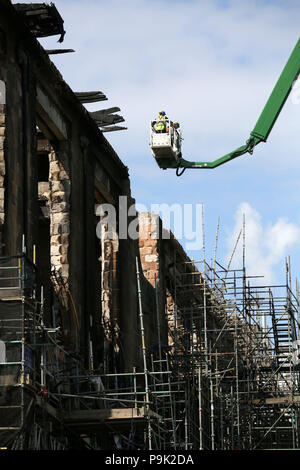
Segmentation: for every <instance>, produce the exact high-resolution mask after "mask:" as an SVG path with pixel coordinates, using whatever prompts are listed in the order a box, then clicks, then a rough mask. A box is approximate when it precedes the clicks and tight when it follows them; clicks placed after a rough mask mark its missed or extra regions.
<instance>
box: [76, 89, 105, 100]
mask: <svg viewBox="0 0 300 470" xmlns="http://www.w3.org/2000/svg"><path fill="white" fill-rule="evenodd" d="M75 95H76V96H77V98H78V99H79V101H80V102H81V103H96V102H97V101H106V100H107V97H106V96H105V95H104V93H102V91H82V92H81V91H80V92H79V91H78V92H75Z"/></svg>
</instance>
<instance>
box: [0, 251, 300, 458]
mask: <svg viewBox="0 0 300 470" xmlns="http://www.w3.org/2000/svg"><path fill="white" fill-rule="evenodd" d="M229 264H230V263H229ZM136 274H137V294H138V300H139V325H140V350H141V358H142V360H141V362H140V364H139V365H137V366H136V367H133V369H132V371H130V372H128V371H127V372H124V371H115V370H107V369H105V371H103V370H95V369H94V368H91V367H89V366H86V365H85V364H84V363H83V361H82V359H81V357H80V354H79V351H78V344H77V336H78V334H77V329H78V327H79V323H78V318H77V316H76V309H75V307H74V305H73V307H72V308H71V310H70V312H71V319H70V313H69V314H68V315H69V317H68V319H67V320H68V322H70V321H73V324H74V328H75V339H74V341H68V342H67V346H65V344H64V340H65V335H64V326H65V325H66V323H67V321H66V318H64V316H65V315H67V313H66V312H67V309H68V302H67V301H66V299H67V298H69V292H68V288H67V286H66V285H65V283H64V282H63V280H61V279H60V278H59V276H58V275H57V274H56V273H52V278H53V279H52V280H53V288H54V291H55V292H56V294H57V296H58V300H57V302H56V303H57V304H59V299H60V300H61V302H60V304H61V309H60V310H55V309H52V317H51V318H50V319H49V318H46V316H45V314H44V311H43V289H42V288H41V291H40V292H39V293H38V292H37V287H36V286H37V282H36V278H37V270H36V266H35V263H34V262H31V261H29V260H28V259H27V257H26V255H25V254H22V255H21V256H15V257H10V258H8V257H6V258H1V259H0V299H1V300H0V312H1V316H0V340H1V341H0V357H1V360H0V423H1V425H0V441H1V447H7V448H9V449H53V450H54V449H69V448H74V447H76V448H90V449H100V448H117V449H149V450H151V449H154V450H155V449H161V450H164V449H166V450H168V449H174V450H196V449H199V450H208V449H210V450H233V449H252V450H254V449H278V448H293V449H295V448H299V411H300V393H299V369H300V367H299V365H300V354H299V312H300V304H299V287H298V284H297V285H296V295H294V293H293V291H292V281H291V269H290V261H289V260H287V262H286V282H285V284H283V285H275V286H267V285H261V284H260V280H261V278H260V277H259V276H248V275H247V274H246V268H245V266H243V267H242V268H241V269H230V268H229V266H228V267H227V268H225V267H223V266H222V265H221V264H220V263H218V262H217V260H216V259H214V261H213V262H211V263H210V265H209V264H208V263H207V262H206V261H205V257H204V258H203V259H202V260H200V261H194V260H190V259H188V258H187V257H186V258H185V259H183V258H182V257H181V258H180V257H178V258H177V254H176V251H174V265H173V270H172V272H171V270H170V272H169V273H168V276H167V278H166V286H167V299H166V309H165V320H166V322H167V324H168V344H167V345H165V344H163V342H162V341H161V331H160V330H161V325H160V321H161V320H160V319H161V315H160V314H161V312H159V302H158V291H157V282H156V279H155V289H154V291H155V298H156V304H155V308H156V311H155V312H153V315H154V316H155V317H156V327H157V328H156V331H155V334H156V335H157V345H158V347H157V348H156V349H155V352H151V353H150V348H149V345H147V344H146V341H145V328H146V327H145V324H144V314H143V308H142V305H143V303H142V296H143V293H142V289H141V286H140V276H141V274H140V268H139V263H138V259H137V260H136ZM253 281H255V282H253ZM251 283H253V285H251ZM69 300H70V298H69ZM72 319H73V320H72ZM72 348H73V349H72ZM110 362H111V364H113V363H114V361H110Z"/></svg>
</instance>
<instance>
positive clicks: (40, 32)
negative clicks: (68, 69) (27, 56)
mask: <svg viewBox="0 0 300 470" xmlns="http://www.w3.org/2000/svg"><path fill="white" fill-rule="evenodd" d="M14 8H15V9H16V10H17V12H18V13H19V14H20V15H22V16H23V18H24V20H25V22H26V23H27V26H28V27H29V29H30V31H31V33H32V34H33V35H34V36H36V37H38V38H42V37H48V36H56V35H58V34H60V38H59V40H58V42H63V40H64V37H65V34H66V32H65V30H64V20H63V19H62V17H61V16H60V14H59V12H58V11H57V9H56V6H55V5H54V4H53V3H50V5H49V4H47V3H15V4H14Z"/></svg>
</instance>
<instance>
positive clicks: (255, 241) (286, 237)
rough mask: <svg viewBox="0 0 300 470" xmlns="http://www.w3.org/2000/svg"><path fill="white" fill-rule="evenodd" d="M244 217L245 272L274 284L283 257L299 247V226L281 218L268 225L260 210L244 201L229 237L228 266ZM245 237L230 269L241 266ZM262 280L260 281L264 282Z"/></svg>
mask: <svg viewBox="0 0 300 470" xmlns="http://www.w3.org/2000/svg"><path fill="white" fill-rule="evenodd" d="M244 215H245V227H246V228H245V234H246V236H245V241H246V243H245V247H246V248H245V254H246V270H247V274H248V275H251V276H255V275H259V276H260V275H263V276H264V280H263V283H266V284H271V283H274V282H275V280H276V275H275V268H276V267H278V263H279V262H281V261H282V260H283V259H284V257H286V256H288V255H289V250H291V249H293V248H295V247H296V246H297V245H299V244H300V226H297V225H296V224H294V223H292V222H289V221H288V220H287V219H286V218H283V217H280V218H279V219H278V220H277V221H276V222H275V223H274V224H272V223H270V222H265V221H264V220H263V218H262V216H261V215H260V213H259V212H258V211H256V210H255V209H253V207H251V205H250V204H249V203H247V202H243V203H241V204H240V205H239V207H238V208H237V211H236V213H235V225H234V228H233V230H232V231H231V232H230V233H228V234H227V247H228V250H230V251H228V254H227V256H226V263H228V261H229V259H230V256H231V253H232V250H233V247H234V245H235V242H236V240H237V237H238V234H239V232H240V230H241V228H242V227H243V216H244ZM242 247H243V242H242V237H241V238H240V240H239V244H238V247H237V250H236V253H235V255H234V258H233V260H232V264H231V267H235V268H241V266H242ZM261 282H262V281H261V280H260V281H258V283H261Z"/></svg>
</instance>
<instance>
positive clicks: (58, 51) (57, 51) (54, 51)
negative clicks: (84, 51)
mask: <svg viewBox="0 0 300 470" xmlns="http://www.w3.org/2000/svg"><path fill="white" fill-rule="evenodd" d="M45 50H46V52H47V54H49V55H53V54H67V53H69V52H75V51H74V49H45Z"/></svg>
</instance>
